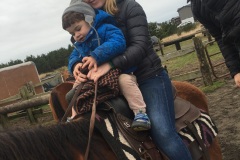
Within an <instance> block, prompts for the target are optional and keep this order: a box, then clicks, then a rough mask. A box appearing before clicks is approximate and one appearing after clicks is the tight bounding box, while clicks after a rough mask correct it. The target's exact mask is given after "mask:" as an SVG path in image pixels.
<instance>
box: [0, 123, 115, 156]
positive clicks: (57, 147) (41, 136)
mask: <svg viewBox="0 0 240 160" xmlns="http://www.w3.org/2000/svg"><path fill="white" fill-rule="evenodd" d="M88 124H89V121H86V119H83V118H82V119H81V118H79V120H78V121H74V122H71V123H57V124H54V125H50V126H35V127H33V128H30V129H24V128H14V129H11V130H8V131H4V132H0V159H1V160H26V159H27V160H84V153H85V150H86V146H87V142H88V130H89V125H88ZM108 151H109V152H108ZM110 151H111V148H110V147H109V145H108V144H107V142H106V141H105V140H104V138H103V137H102V135H101V134H100V133H99V132H98V131H97V130H95V131H94V135H93V136H92V141H91V150H90V151H89V159H91V160H106V159H111V160H117V157H116V156H115V154H114V153H113V152H110Z"/></svg>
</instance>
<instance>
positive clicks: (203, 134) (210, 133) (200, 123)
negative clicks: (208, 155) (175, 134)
mask: <svg viewBox="0 0 240 160" xmlns="http://www.w3.org/2000/svg"><path fill="white" fill-rule="evenodd" d="M200 111H201V115H200V117H199V118H197V119H196V120H195V121H194V122H192V124H193V126H194V127H195V128H196V130H197V133H198V135H199V137H200V138H201V139H202V140H203V142H204V144H205V146H206V147H209V146H210V144H211V143H212V142H213V140H214V138H215V137H216V136H217V134H218V130H217V127H216V125H215V124H214V122H213V120H212V119H211V117H210V116H209V115H208V114H207V113H206V112H205V111H203V110H200ZM179 135H180V136H181V138H182V139H183V141H184V143H185V144H186V145H189V144H190V143H191V142H193V141H194V140H195V138H194V135H193V134H192V133H191V131H189V129H188V127H185V128H183V129H182V130H180V131H179Z"/></svg>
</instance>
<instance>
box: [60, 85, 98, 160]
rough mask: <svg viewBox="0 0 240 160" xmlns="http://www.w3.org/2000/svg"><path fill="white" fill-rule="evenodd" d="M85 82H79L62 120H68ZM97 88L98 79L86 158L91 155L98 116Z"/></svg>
mask: <svg viewBox="0 0 240 160" xmlns="http://www.w3.org/2000/svg"><path fill="white" fill-rule="evenodd" d="M83 85H84V83H81V84H79V86H78V88H77V90H76V92H75V94H74V96H73V98H72V100H71V102H70V103H69V105H68V107H67V109H66V112H65V114H64V115H63V118H62V119H61V122H66V120H67V116H68V115H69V113H70V111H71V109H72V107H73V104H74V102H75V101H76V99H77V97H78V95H79V93H80V92H81V90H82V88H83ZM97 89H98V81H97V82H96V83H95V89H94V99H93V106H92V114H91V118H90V126H89V134H88V144H87V148H86V152H85V155H84V160H87V159H88V155H89V148H90V143H91V139H92V133H93V129H94V124H95V116H96V99H97Z"/></svg>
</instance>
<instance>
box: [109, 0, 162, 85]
mask: <svg viewBox="0 0 240 160" xmlns="http://www.w3.org/2000/svg"><path fill="white" fill-rule="evenodd" d="M117 6H118V8H119V13H118V14H117V15H116V16H115V18H116V20H117V22H118V24H117V25H118V27H119V28H120V29H121V30H122V32H123V34H124V36H125V38H126V42H127V49H126V51H125V52H124V53H123V54H122V55H120V56H117V57H116V58H114V59H113V60H112V62H113V64H114V65H115V66H116V67H118V68H120V69H123V70H126V69H128V68H131V67H133V66H137V70H136V71H135V72H134V74H135V75H136V76H137V79H138V81H142V80H144V79H147V78H149V77H152V76H155V75H156V74H157V73H158V72H159V71H160V70H162V69H163V68H162V65H161V60H160V58H159V56H158V55H157V54H156V52H155V51H154V50H153V46H152V41H151V39H150V35H149V31H148V22H147V18H146V15H145V12H144V11H143V8H142V7H141V6H140V5H139V4H138V3H137V2H135V1H134V0H117Z"/></svg>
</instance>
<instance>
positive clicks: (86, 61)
mask: <svg viewBox="0 0 240 160" xmlns="http://www.w3.org/2000/svg"><path fill="white" fill-rule="evenodd" d="M82 62H83V66H82V68H85V67H87V66H88V70H91V69H93V70H94V71H95V72H96V71H97V61H96V60H95V59H94V58H93V57H91V56H90V57H84V58H83V59H82Z"/></svg>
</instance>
